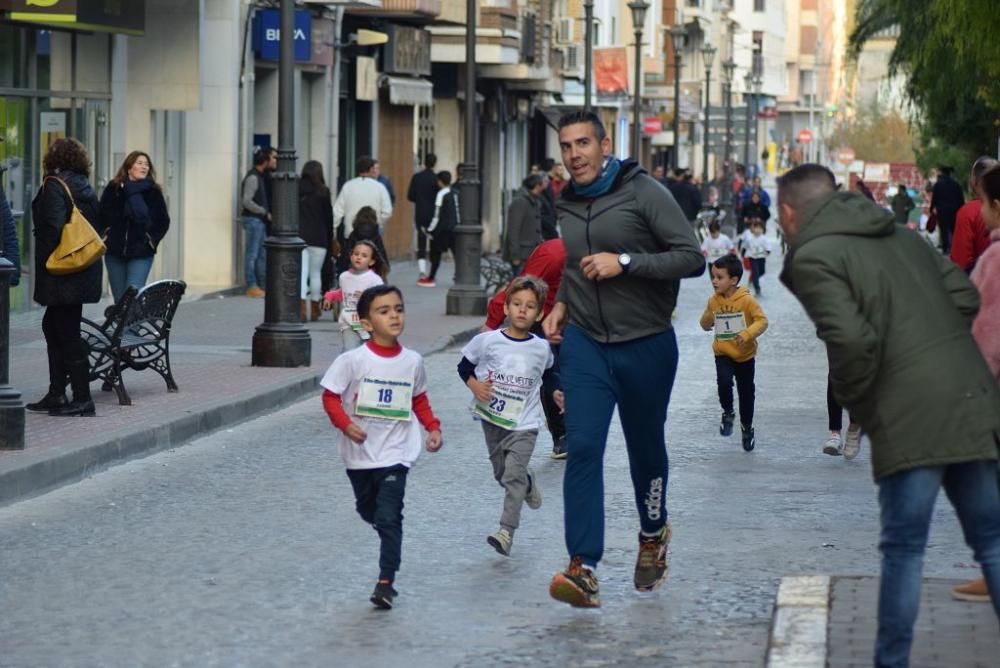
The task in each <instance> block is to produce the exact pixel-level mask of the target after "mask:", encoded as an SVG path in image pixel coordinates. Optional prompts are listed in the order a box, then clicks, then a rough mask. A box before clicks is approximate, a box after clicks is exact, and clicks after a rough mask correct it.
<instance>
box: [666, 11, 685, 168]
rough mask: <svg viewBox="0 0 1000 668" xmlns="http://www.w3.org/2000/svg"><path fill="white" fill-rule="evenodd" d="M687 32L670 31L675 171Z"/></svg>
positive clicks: (676, 28)
mask: <svg viewBox="0 0 1000 668" xmlns="http://www.w3.org/2000/svg"><path fill="white" fill-rule="evenodd" d="M685 37H687V30H686V29H685V28H684V26H682V25H675V26H674V27H672V28H671V29H670V42H671V45H672V46H673V49H674V150H673V152H672V153H671V155H670V167H671V169H673V170H674V172H676V171H677V159H678V154H679V153H680V152H681V57H682V52H683V50H684V38H685Z"/></svg>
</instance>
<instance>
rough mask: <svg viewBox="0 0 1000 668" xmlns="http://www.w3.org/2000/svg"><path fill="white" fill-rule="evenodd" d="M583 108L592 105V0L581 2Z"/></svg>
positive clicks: (586, 108) (588, 109) (589, 107)
mask: <svg viewBox="0 0 1000 668" xmlns="http://www.w3.org/2000/svg"><path fill="white" fill-rule="evenodd" d="M583 20H584V23H585V25H584V28H583V35H584V37H583V41H584V54H583V63H584V64H583V66H584V72H583V85H584V91H583V108H584V110H586V111H590V110H591V108H592V107H593V104H592V101H591V94H592V93H591V91H592V89H593V88H594V0H585V2H584V3H583Z"/></svg>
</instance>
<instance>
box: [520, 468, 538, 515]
mask: <svg viewBox="0 0 1000 668" xmlns="http://www.w3.org/2000/svg"><path fill="white" fill-rule="evenodd" d="M528 484H529V485H530V486H531V487H530V489H529V490H528V494H527V496H525V497H524V502H525V503H527V504H528V507H529V508H531V509H532V510H538V509H539V508H541V507H542V489H541V488H540V487H539V486H538V479H537V478H535V474H534V473H532V472H531V471H528Z"/></svg>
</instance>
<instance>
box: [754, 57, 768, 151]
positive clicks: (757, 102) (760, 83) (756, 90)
mask: <svg viewBox="0 0 1000 668" xmlns="http://www.w3.org/2000/svg"><path fill="white" fill-rule="evenodd" d="M763 85H764V80H763V79H762V78H761V76H760V74H755V75H754V77H753V92H754V98H753V122H754V137H753V149H754V159H755V160H756V156H757V152H758V151H760V120H759V119H758V118H757V115H758V114H759V113H760V90H761V88H762V87H763ZM764 169H767V165H765V166H764Z"/></svg>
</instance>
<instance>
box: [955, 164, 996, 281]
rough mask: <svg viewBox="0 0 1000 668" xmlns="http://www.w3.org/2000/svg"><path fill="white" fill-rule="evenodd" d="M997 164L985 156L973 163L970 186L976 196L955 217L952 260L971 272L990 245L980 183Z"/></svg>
mask: <svg viewBox="0 0 1000 668" xmlns="http://www.w3.org/2000/svg"><path fill="white" fill-rule="evenodd" d="M996 164H997V161H996V160H994V159H993V158H989V157H986V156H983V157H981V158H979V159H978V160H976V162H975V164H974V165H972V177H971V178H970V179H969V187H971V188H972V193H973V194H974V195H975V196H976V197H975V198H974V199H972V200H970V201H968V202H966V203H965V205H963V206H962V208H961V209H959V210H958V215H957V216H956V217H955V236H954V237H953V238H952V240H951V261H952V262H954V263H955V264H957V265H958V266H959V267H961V268H962V269H963V270H965V272H966V273H968V272H971V271H972V269H973V267H975V266H976V260H978V259H979V256H980V255H982V254H983V252H985V251H986V249H987V247H989V245H990V234H989V231H988V230H987V229H986V225H985V224H984V223H983V216H982V209H983V203H982V201H981V200H980V199H979V197H980V192H979V185H980V180H981V179H982V177H983V174H985V173H986V171H987V170H989V169H990V167H993V166H994V165H996Z"/></svg>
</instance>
